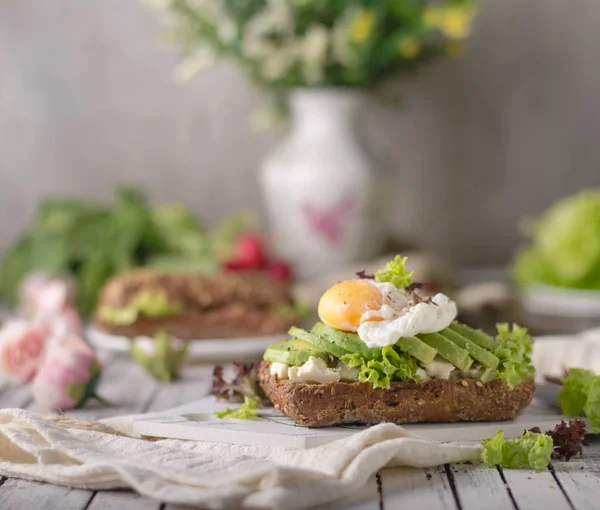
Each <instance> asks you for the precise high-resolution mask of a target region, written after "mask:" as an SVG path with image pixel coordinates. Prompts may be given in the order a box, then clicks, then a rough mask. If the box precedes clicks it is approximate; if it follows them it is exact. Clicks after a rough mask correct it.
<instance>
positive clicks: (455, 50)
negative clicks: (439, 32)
mask: <svg viewBox="0 0 600 510" xmlns="http://www.w3.org/2000/svg"><path fill="white" fill-rule="evenodd" d="M446 53H447V54H448V56H449V57H452V58H460V57H464V56H465V54H466V53H467V47H466V46H465V43H464V42H462V41H450V42H449V43H448V44H447V45H446Z"/></svg>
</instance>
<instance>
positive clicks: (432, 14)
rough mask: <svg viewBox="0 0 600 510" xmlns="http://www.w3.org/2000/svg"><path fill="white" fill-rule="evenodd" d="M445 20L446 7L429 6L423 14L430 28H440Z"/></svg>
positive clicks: (424, 20) (426, 24)
mask: <svg viewBox="0 0 600 510" xmlns="http://www.w3.org/2000/svg"><path fill="white" fill-rule="evenodd" d="M443 21H444V9H443V8H442V7H439V6H434V7H427V8H426V9H425V13H424V14H423V22H424V23H425V26H427V27H429V28H440V26H441V25H442V22H443Z"/></svg>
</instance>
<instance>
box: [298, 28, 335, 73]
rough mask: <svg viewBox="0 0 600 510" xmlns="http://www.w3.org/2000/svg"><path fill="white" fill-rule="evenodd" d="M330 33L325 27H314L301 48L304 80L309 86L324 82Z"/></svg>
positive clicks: (307, 33)
mask: <svg viewBox="0 0 600 510" xmlns="http://www.w3.org/2000/svg"><path fill="white" fill-rule="evenodd" d="M328 42H329V33H328V31H327V29H326V28H325V27H324V26H323V25H312V26H310V27H309V29H308V30H307V32H306V35H305V37H304V39H303V41H302V43H301V47H300V59H301V61H302V64H303V71H304V79H305V80H306V82H307V83H308V84H309V85H315V84H317V83H319V82H322V81H323V79H324V77H325V63H326V60H327V46H328Z"/></svg>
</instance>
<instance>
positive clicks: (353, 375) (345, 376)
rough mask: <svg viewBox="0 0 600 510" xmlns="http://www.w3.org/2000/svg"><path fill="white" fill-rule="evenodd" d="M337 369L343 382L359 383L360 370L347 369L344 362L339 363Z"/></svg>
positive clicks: (354, 368)
mask: <svg viewBox="0 0 600 510" xmlns="http://www.w3.org/2000/svg"><path fill="white" fill-rule="evenodd" d="M337 368H338V369H339V371H340V379H341V380H342V381H358V368H356V367H347V366H346V365H344V364H343V363H342V362H340V363H338V366H337Z"/></svg>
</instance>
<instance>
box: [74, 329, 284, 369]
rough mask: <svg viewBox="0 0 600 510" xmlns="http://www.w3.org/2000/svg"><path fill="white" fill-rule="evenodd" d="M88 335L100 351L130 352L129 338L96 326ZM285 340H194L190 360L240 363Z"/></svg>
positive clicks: (277, 336)
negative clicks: (103, 330)
mask: <svg viewBox="0 0 600 510" xmlns="http://www.w3.org/2000/svg"><path fill="white" fill-rule="evenodd" d="M86 333H87V339H88V341H89V342H90V343H91V344H92V345H93V346H94V347H96V348H98V349H106V350H109V351H114V352H127V353H128V352H129V343H130V340H129V338H127V337H124V336H117V335H109V334H108V333H104V332H102V331H100V330H98V329H96V328H95V327H94V326H89V327H88V329H87V332H86ZM284 338H286V335H285V334H279V335H269V336H255V337H245V338H221V339H219V338H211V339H207V340H193V341H191V343H190V347H189V350H188V359H189V360H195V361H210V360H219V361H238V360H242V359H252V358H259V357H261V356H262V354H263V352H264V350H265V349H266V348H267V347H268V346H269V345H270V344H272V343H273V342H277V341H278V340H283V339H284Z"/></svg>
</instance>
